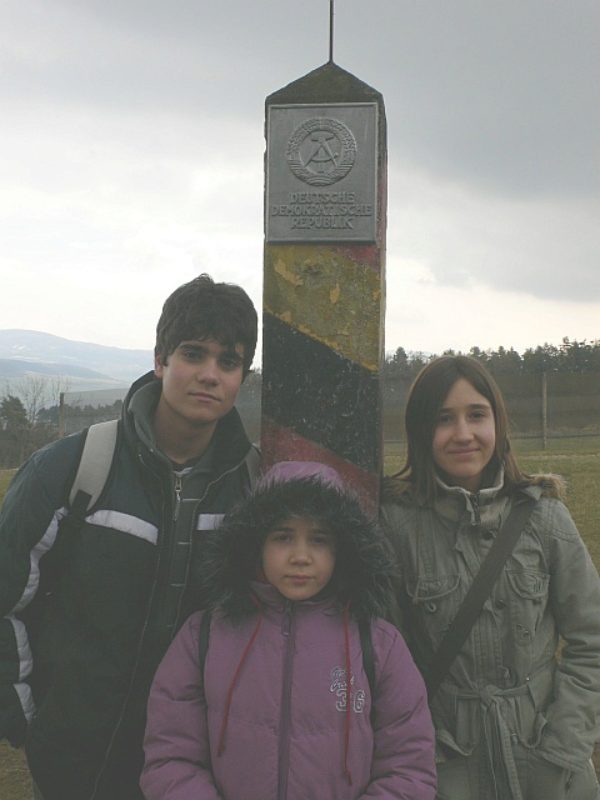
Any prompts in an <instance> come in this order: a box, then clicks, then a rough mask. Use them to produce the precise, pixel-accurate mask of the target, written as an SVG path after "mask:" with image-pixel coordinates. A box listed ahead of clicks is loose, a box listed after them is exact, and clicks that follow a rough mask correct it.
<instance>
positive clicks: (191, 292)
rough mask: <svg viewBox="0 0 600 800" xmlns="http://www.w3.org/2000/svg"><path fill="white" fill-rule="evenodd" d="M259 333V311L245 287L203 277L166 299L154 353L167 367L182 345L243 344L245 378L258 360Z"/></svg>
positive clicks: (157, 329) (176, 290)
mask: <svg viewBox="0 0 600 800" xmlns="http://www.w3.org/2000/svg"><path fill="white" fill-rule="evenodd" d="M257 330H258V317H257V314H256V309H255V308H254V304H253V303H252V300H251V299H250V298H249V297H248V295H247V294H246V292H245V291H244V290H243V289H242V288H241V286H236V285H235V284H233V283H215V282H214V281H213V279H212V278H211V277H210V275H206V274H202V275H199V276H198V277H197V278H194V280H192V281H190V282H189V283H184V284H183V286H180V287H179V288H178V289H175V291H174V292H173V294H171V295H169V297H167V299H166V300H165V304H164V305H163V309H162V313H161V315H160V319H159V320H158V324H157V326H156V345H155V347H154V353H155V355H156V356H158V357H159V358H160V361H161V363H162V364H166V363H167V359H168V358H169V356H170V355H171V353H173V352H174V351H175V350H176V349H177V347H178V346H179V345H180V344H181V342H186V341H190V340H193V339H216V341H217V342H219V343H220V344H222V345H224V346H226V347H231V348H234V347H235V345H236V344H242V345H243V346H244V364H243V370H244V377H245V376H246V375H247V374H248V372H249V370H250V365H251V364H252V359H253V358H254V351H255V350H256V337H257Z"/></svg>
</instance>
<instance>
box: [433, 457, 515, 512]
mask: <svg viewBox="0 0 600 800" xmlns="http://www.w3.org/2000/svg"><path fill="white" fill-rule="evenodd" d="M435 480H436V483H437V485H438V487H439V489H441V491H440V492H439V493H438V496H437V498H436V500H435V502H434V508H435V510H436V511H437V512H438V514H440V515H441V516H442V517H445V518H446V519H449V520H452V521H458V520H461V519H463V518H464V517H465V516H467V518H468V522H469V524H470V525H482V524H483V525H485V523H486V522H490V521H492V518H495V517H497V516H498V504H497V503H496V502H495V501H496V500H497V498H498V496H499V494H500V492H501V491H502V489H503V488H504V467H500V469H499V470H498V473H497V474H496V477H495V479H494V482H493V484H492V485H491V486H486V487H485V488H483V489H479V491H477V492H468V491H467V490H466V489H463V487H462V486H449V485H448V484H447V483H445V482H444V481H443V480H442V479H441V478H440V477H439V475H436V478H435Z"/></svg>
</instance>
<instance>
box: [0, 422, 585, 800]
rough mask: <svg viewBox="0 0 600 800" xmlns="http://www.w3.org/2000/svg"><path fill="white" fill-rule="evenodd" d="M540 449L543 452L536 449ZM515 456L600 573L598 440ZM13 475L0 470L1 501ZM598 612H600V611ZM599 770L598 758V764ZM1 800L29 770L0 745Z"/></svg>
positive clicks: (522, 444) (15, 796)
mask: <svg viewBox="0 0 600 800" xmlns="http://www.w3.org/2000/svg"><path fill="white" fill-rule="evenodd" d="M538 448H539V449H538ZM515 451H516V452H517V454H518V457H519V463H520V464H521V466H522V468H523V469H524V470H525V471H526V472H530V473H532V472H553V473H558V474H559V475H562V476H563V477H564V478H565V480H566V482H567V488H568V496H567V505H568V506H569V508H570V510H571V513H572V514H573V517H574V519H575V522H576V523H577V526H578V528H579V530H580V532H581V535H582V536H583V539H584V541H585V542H586V544H587V546H588V548H589V551H590V553H591V555H592V558H593V560H594V563H595V564H596V568H597V569H598V570H600V524H599V522H600V437H593V438H592V437H590V438H586V439H559V440H553V441H551V442H550V443H549V447H548V449H547V450H542V449H541V443H540V442H539V441H537V440H534V439H528V440H517V441H516V442H515ZM403 458H404V450H403V447H402V446H401V445H399V444H396V443H390V444H389V445H386V459H385V460H386V472H387V473H391V472H394V471H396V470H398V469H399V468H400V466H401V464H402V461H403ZM12 474H13V472H11V471H8V470H4V471H2V470H0V500H1V498H2V497H4V492H5V491H6V487H7V485H8V482H9V480H10V478H11V477H12ZM599 612H600V610H599ZM596 760H597V767H600V758H597V759H596ZM0 798H1V800H31V788H30V782H29V776H28V772H27V767H26V765H25V761H24V758H23V755H22V753H21V752H20V751H15V750H13V749H12V748H10V747H9V746H8V745H6V743H4V742H1V743H0Z"/></svg>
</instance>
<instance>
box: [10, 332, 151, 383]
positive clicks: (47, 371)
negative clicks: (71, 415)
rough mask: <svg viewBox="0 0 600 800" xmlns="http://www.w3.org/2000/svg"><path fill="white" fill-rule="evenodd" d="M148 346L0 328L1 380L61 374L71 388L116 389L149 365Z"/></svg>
mask: <svg viewBox="0 0 600 800" xmlns="http://www.w3.org/2000/svg"><path fill="white" fill-rule="evenodd" d="M152 362H153V354H152V351H151V350H127V349H125V348H120V347H106V346H105V345H100V344H91V343H90V342H78V341H73V340H71V339H64V338H62V337H61V336H54V335H52V334H50V333H43V332H41V331H29V330H16V329H12V330H0V382H2V381H4V382H5V381H9V382H10V381H11V380H13V381H14V380H18V379H19V378H22V377H23V376H25V375H28V374H29V375H42V376H48V377H50V376H58V375H59V376H61V377H63V378H65V379H66V381H67V383H68V385H69V389H70V390H71V391H90V390H93V389H115V388H117V387H119V386H126V385H129V384H130V383H131V382H132V381H133V380H134V379H135V378H137V377H138V376H139V375H142V374H143V373H144V372H147V371H148V370H149V369H151V368H152Z"/></svg>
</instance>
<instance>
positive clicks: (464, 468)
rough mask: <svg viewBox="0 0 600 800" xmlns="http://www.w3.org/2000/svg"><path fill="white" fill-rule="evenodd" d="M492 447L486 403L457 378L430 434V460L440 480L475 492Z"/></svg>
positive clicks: (493, 438) (491, 419) (493, 432)
mask: <svg viewBox="0 0 600 800" xmlns="http://www.w3.org/2000/svg"><path fill="white" fill-rule="evenodd" d="M495 447H496V421H495V419H494V412H493V410H492V407H491V405H490V403H489V402H488V401H487V400H486V398H485V397H483V395H481V394H479V392H478V391H477V390H476V389H475V388H474V387H473V385H472V384H471V383H469V381H467V380H466V379H465V378H459V379H458V380H457V381H456V382H455V383H454V385H453V386H452V388H451V389H450V391H449V392H448V394H447V396H446V399H445V400H444V402H443V403H442V407H441V409H440V411H439V414H438V418H437V422H436V425H435V430H434V433H433V442H432V454H433V460H434V462H435V464H436V466H437V468H438V470H439V471H440V472H441V474H442V477H443V478H444V480H445V481H446V482H447V483H449V484H451V485H453V486H462V487H463V488H464V489H467V491H469V492H476V491H477V490H478V489H479V488H480V486H481V480H482V474H483V471H484V469H485V468H486V466H487V465H488V464H489V462H490V459H491V458H492V456H493V455H494V451H495Z"/></svg>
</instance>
